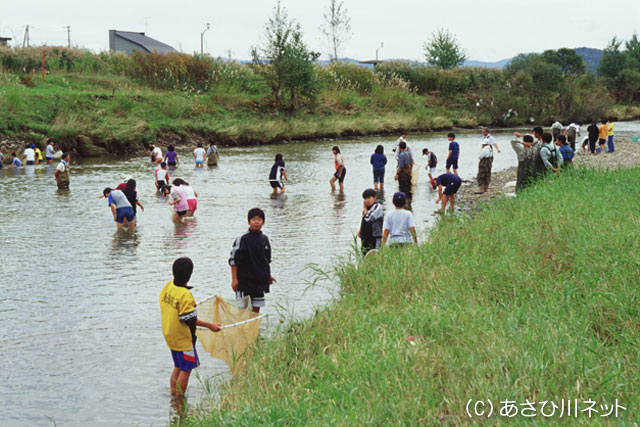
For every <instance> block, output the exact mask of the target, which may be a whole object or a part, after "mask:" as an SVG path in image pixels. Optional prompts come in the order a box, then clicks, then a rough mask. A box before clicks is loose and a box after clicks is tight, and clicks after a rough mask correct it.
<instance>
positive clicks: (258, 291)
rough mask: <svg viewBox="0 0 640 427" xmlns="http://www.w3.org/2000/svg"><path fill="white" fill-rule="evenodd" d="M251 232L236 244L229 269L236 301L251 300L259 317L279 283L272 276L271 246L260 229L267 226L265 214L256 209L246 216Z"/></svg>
mask: <svg viewBox="0 0 640 427" xmlns="http://www.w3.org/2000/svg"><path fill="white" fill-rule="evenodd" d="M247 219H248V221H249V231H247V232H246V233H244V234H243V235H242V236H240V237H238V238H237V239H236V240H235V242H234V243H233V248H232V249H231V256H230V257H229V265H230V266H231V288H232V289H233V290H234V291H235V293H236V298H238V299H240V298H244V297H246V296H250V297H251V306H252V307H253V311H254V312H255V313H258V312H259V311H260V307H264V306H265V300H264V294H265V293H268V292H269V285H271V284H272V283H274V282H275V281H276V279H274V278H273V276H272V275H271V268H270V267H269V264H270V263H271V244H270V243H269V238H267V236H265V235H264V234H262V231H260V229H261V228H262V226H263V225H264V212H263V211H262V210H261V209H258V208H253V209H251V210H250V211H249V214H248V215H247Z"/></svg>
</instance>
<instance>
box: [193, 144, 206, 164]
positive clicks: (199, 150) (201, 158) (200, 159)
mask: <svg viewBox="0 0 640 427" xmlns="http://www.w3.org/2000/svg"><path fill="white" fill-rule="evenodd" d="M193 154H195V156H196V161H197V162H203V161H204V154H205V151H204V148H202V147H198V148H196V149H195V150H193Z"/></svg>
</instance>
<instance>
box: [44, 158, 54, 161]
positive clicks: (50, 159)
mask: <svg viewBox="0 0 640 427" xmlns="http://www.w3.org/2000/svg"><path fill="white" fill-rule="evenodd" d="M45 159H47V161H48V162H51V161H53V157H45Z"/></svg>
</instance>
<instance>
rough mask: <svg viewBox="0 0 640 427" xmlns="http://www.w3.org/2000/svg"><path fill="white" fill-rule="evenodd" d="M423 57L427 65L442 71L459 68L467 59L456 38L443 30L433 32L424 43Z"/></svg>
mask: <svg viewBox="0 0 640 427" xmlns="http://www.w3.org/2000/svg"><path fill="white" fill-rule="evenodd" d="M424 56H425V58H426V60H427V62H428V63H429V65H431V66H433V67H438V68H441V69H443V70H450V69H452V68H456V67H459V66H460V65H462V63H463V62H464V61H465V60H466V59H467V54H466V52H465V51H464V50H463V49H462V47H461V46H460V45H459V44H458V41H457V40H456V36H455V35H454V34H452V33H450V32H449V30H444V29H440V30H437V31H435V32H434V33H433V34H431V38H430V39H429V41H427V42H425V43H424Z"/></svg>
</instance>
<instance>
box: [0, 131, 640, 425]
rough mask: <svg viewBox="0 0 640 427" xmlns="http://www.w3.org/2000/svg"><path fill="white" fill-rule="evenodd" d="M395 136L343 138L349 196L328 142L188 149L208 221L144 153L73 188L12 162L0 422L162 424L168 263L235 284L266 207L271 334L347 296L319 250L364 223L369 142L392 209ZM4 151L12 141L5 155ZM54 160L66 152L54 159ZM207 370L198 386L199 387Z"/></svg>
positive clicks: (416, 145) (6, 194)
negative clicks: (113, 208) (129, 199)
mask: <svg viewBox="0 0 640 427" xmlns="http://www.w3.org/2000/svg"><path fill="white" fill-rule="evenodd" d="M616 131H617V133H618V134H619V135H620V134H623V135H634V136H635V135H640V122H629V123H618V124H617V125H616ZM511 132H512V130H511V131H508V130H500V131H496V132H495V133H494V136H495V137H496V140H497V142H498V145H499V147H500V148H501V150H502V154H496V158H495V161H494V170H501V169H505V168H508V167H510V166H514V165H515V164H516V158H515V155H514V153H513V151H512V149H511V147H510V145H509V139H510V135H511ZM394 139H395V138H381V137H380V138H377V137H374V138H364V139H358V140H352V141H340V142H339V143H337V144H338V145H339V146H340V148H341V150H342V153H343V155H344V158H345V163H346V167H347V175H346V181H345V191H344V194H339V193H331V191H330V188H329V183H328V181H329V178H330V177H331V174H332V172H333V155H332V153H331V147H332V146H333V145H335V144H336V143H335V142H328V141H316V142H305V143H291V144H278V145H271V146H255V147H243V148H223V149H221V160H220V165H219V167H217V168H206V167H205V168H204V169H198V170H196V169H194V167H193V161H192V157H191V155H190V154H189V153H182V154H181V155H180V157H181V159H182V161H183V163H182V166H181V167H180V168H179V169H178V170H176V171H174V172H172V177H181V178H183V179H185V180H186V181H188V182H189V183H190V184H191V185H192V187H193V188H194V189H195V190H196V191H197V192H198V193H199V195H200V197H199V202H198V203H199V209H198V211H197V214H196V219H194V220H190V221H188V222H186V223H185V224H178V225H174V224H172V223H171V221H170V214H171V213H170V209H169V207H168V206H167V205H166V201H165V200H163V199H162V198H160V197H157V196H156V195H155V187H154V184H153V178H152V176H153V169H152V167H151V165H150V162H149V160H148V158H146V157H134V158H123V159H82V160H78V159H72V169H71V188H70V191H68V192H67V191H65V192H58V190H57V189H56V186H55V184H54V182H53V177H52V175H53V167H52V166H47V165H41V166H29V167H25V168H23V169H14V168H11V167H8V166H6V165H5V167H4V168H3V169H2V170H0V201H2V214H0V236H1V237H0V238H1V241H2V249H1V250H0V271H1V273H2V279H3V280H2V282H1V284H0V288H1V289H2V293H1V294H0V322H1V323H2V325H3V326H2V330H1V331H0V348H1V349H2V353H1V354H2V357H1V360H0V367H1V369H0V371H1V372H2V373H1V374H0V399H1V403H0V420H1V424H2V425H3V426H7V425H52V424H53V422H55V423H56V424H57V425H59V426H68V425H92V426H96V425H97V426H101V425H104V426H113V425H131V424H135V423H140V424H144V425H148V424H155V425H165V424H166V423H168V422H169V413H170V396H169V390H168V382H169V374H170V372H171V369H172V362H171V356H170V353H169V350H168V349H167V347H166V345H165V343H164V339H163V337H162V331H161V327H160V316H159V304H158V294H159V292H160V289H161V288H162V286H163V285H164V284H165V283H166V282H167V281H168V280H170V279H171V264H172V262H173V260H174V259H176V258H177V257H180V256H189V257H191V258H192V259H193V261H194V264H195V270H194V273H193V276H192V279H191V283H190V284H191V285H193V286H194V289H193V291H192V292H193V294H194V296H195V298H196V300H202V299H204V298H206V297H208V296H210V295H213V294H217V295H222V296H223V297H225V298H233V293H232V292H231V289H230V271H229V266H228V264H227V258H228V255H229V251H230V249H231V245H232V243H233V241H234V238H235V237H236V236H237V235H239V234H241V233H243V232H244V231H245V230H246V229H247V220H246V214H247V211H248V210H249V209H250V208H252V207H254V206H257V207H261V208H262V209H263V210H264V211H265V213H266V224H265V226H264V228H263V231H264V232H265V233H266V234H267V235H268V236H269V238H270V239H271V243H272V247H273V263H272V272H273V275H274V276H275V277H276V279H277V280H278V282H277V283H276V284H275V285H274V286H273V287H272V292H271V293H270V294H268V295H267V308H266V310H264V311H265V312H266V313H267V314H268V315H269V317H268V320H266V321H265V322H263V329H264V330H263V333H264V334H266V335H269V334H271V333H273V331H275V330H276V328H277V327H278V325H280V324H283V323H284V324H286V323H287V322H290V321H291V320H294V319H300V318H305V317H308V316H309V315H311V314H312V313H313V310H314V307H318V306H322V305H323V304H326V303H327V302H328V301H329V300H330V299H331V298H333V297H334V296H335V295H336V294H337V290H338V283H334V282H332V281H328V280H320V281H319V282H318V283H317V284H316V285H314V286H312V282H313V279H314V277H316V276H315V275H314V273H313V271H312V270H311V269H309V268H308V266H309V264H311V263H315V264H316V265H317V266H318V267H320V268H322V269H324V270H329V269H331V266H332V265H333V264H335V263H336V262H338V261H337V260H338V259H340V257H344V256H345V255H346V254H348V253H349V252H350V251H352V249H351V245H352V244H353V240H354V237H353V236H354V234H355V233H357V230H358V227H359V223H360V214H361V208H362V198H361V193H362V191H363V190H364V189H365V188H367V187H370V186H371V180H372V178H371V177H372V174H371V167H370V164H369V156H370V155H371V153H372V152H373V150H374V148H375V147H376V145H377V144H383V145H384V147H385V154H387V156H388V157H389V158H390V162H389V165H388V166H390V167H388V168H387V174H386V181H387V191H386V196H385V198H386V200H387V201H386V208H387V209H389V206H390V205H391V204H390V199H391V197H390V196H391V195H392V194H393V192H394V191H396V190H397V184H396V183H395V182H394V181H393V171H392V168H393V166H395V161H394V160H393V158H392V157H393V154H392V153H391V148H392V147H393V146H394ZM481 139H482V137H481V133H480V132H479V131H462V132H459V135H458V138H457V140H458V141H459V142H460V145H461V158H460V169H459V172H460V175H461V176H462V177H463V178H467V179H468V178H471V177H473V176H474V175H475V173H476V170H477V154H478V151H479V144H480V141H481ZM408 140H409V146H410V147H412V149H413V151H414V153H415V154H416V156H415V157H416V160H417V162H418V164H419V165H420V167H421V169H422V168H423V167H424V159H423V158H421V156H420V155H419V153H420V152H421V150H422V148H423V147H429V148H430V149H431V150H432V151H434V152H435V153H436V154H437V156H438V159H439V163H438V172H439V173H442V172H443V171H444V161H445V158H446V152H447V144H448V143H447V140H446V132H440V133H430V134H428V135H410V136H409V138H408ZM276 153H282V154H284V159H285V161H286V164H287V169H286V170H287V174H288V176H289V183H288V184H287V186H286V193H285V195H282V196H278V197H275V198H273V197H272V196H271V188H270V186H269V185H268V182H267V178H268V174H269V170H270V168H271V165H272V164H273V158H274V155H275V154H276ZM4 154H5V156H6V155H7V153H4ZM54 166H55V165H54ZM127 177H132V178H135V179H136V180H137V182H138V193H139V197H140V201H141V203H142V204H143V205H144V207H145V211H144V212H139V214H138V227H137V228H136V230H135V232H133V233H116V232H115V223H114V222H113V220H112V216H111V213H110V211H109V209H108V207H107V205H106V202H105V201H104V200H100V199H98V196H99V195H100V194H101V191H102V189H103V188H104V187H106V186H115V185H117V184H118V183H119V182H121V181H122V180H123V179H125V178H127ZM425 177H426V174H425V171H424V169H422V170H421V173H420V184H419V185H418V186H417V187H416V188H415V189H414V201H413V212H414V215H415V218H416V223H417V227H418V231H419V235H420V236H422V235H423V233H424V231H425V230H426V229H427V228H428V227H429V226H431V225H432V224H433V223H434V221H435V217H434V216H433V212H434V210H435V209H436V204H435V193H434V192H433V191H432V190H431V189H430V187H429V186H428V185H426V178H425ZM198 348H199V350H200V355H201V362H202V365H201V367H200V368H199V369H198V373H199V376H201V377H205V378H206V377H220V378H221V380H223V379H224V378H226V377H227V375H228V370H227V369H226V365H225V364H224V362H221V361H219V360H216V359H213V358H211V357H210V356H209V355H208V354H207V353H205V352H204V351H203V350H202V349H201V347H199V346H198ZM202 389H203V385H202V384H200V383H199V382H198V381H197V379H196V378H195V375H194V376H192V380H191V384H190V386H189V393H188V396H189V398H190V401H192V403H193V401H194V400H197V396H198V395H199V394H200V393H201V392H202Z"/></svg>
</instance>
